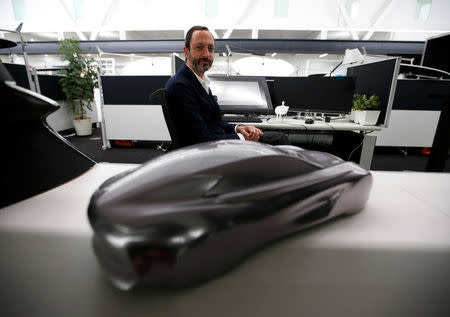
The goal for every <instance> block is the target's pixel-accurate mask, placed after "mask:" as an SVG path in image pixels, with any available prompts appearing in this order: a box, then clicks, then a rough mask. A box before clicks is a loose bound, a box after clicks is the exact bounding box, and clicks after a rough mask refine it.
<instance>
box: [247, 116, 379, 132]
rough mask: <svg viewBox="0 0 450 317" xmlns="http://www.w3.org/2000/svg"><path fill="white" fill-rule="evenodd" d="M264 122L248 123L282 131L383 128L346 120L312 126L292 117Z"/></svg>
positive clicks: (321, 122) (318, 121)
mask: <svg viewBox="0 0 450 317" xmlns="http://www.w3.org/2000/svg"><path fill="white" fill-rule="evenodd" d="M260 119H261V120H262V121H263V122H255V123H253V122H252V123H248V124H249V125H253V126H255V127H258V128H267V129H280V130H305V131H307V130H339V131H379V130H381V129H382V128H383V127H382V126H378V125H370V126H368V125H360V124H358V123H354V122H351V121H348V120H345V119H337V120H332V121H330V122H325V121H322V120H314V123H312V124H306V123H305V120H304V119H293V118H292V117H284V118H281V119H279V118H277V117H276V116H265V117H264V116H263V117H260Z"/></svg>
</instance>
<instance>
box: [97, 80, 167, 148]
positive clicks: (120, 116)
mask: <svg viewBox="0 0 450 317" xmlns="http://www.w3.org/2000/svg"><path fill="white" fill-rule="evenodd" d="M169 78H170V76H101V86H102V91H103V107H102V114H103V118H104V125H103V127H102V128H103V129H104V130H105V131H104V132H105V136H106V139H107V140H108V141H109V140H133V141H170V135H169V131H168V130H167V126H166V123H165V120H164V116H163V113H162V109H161V106H160V105H152V104H150V100H149V97H150V95H151V93H152V92H154V91H155V90H157V89H159V88H164V86H165V85H166V82H167V80H168V79H169Z"/></svg>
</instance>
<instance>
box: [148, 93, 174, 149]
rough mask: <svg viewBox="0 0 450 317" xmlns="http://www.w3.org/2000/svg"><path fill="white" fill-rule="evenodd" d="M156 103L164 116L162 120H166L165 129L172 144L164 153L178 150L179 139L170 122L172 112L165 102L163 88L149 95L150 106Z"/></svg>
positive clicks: (165, 97) (171, 121) (165, 96)
mask: <svg viewBox="0 0 450 317" xmlns="http://www.w3.org/2000/svg"><path fill="white" fill-rule="evenodd" d="M158 101H159V103H160V104H161V108H162V111H163V114H164V120H166V125H167V129H168V130H169V134H170V138H171V139H172V143H171V145H170V146H169V148H168V149H167V150H166V151H170V150H174V149H177V148H180V147H181V144H180V139H179V138H178V136H177V132H176V129H175V125H174V123H173V120H172V112H171V109H170V106H169V103H168V102H167V92H166V90H165V89H164V88H161V89H158V90H156V91H154V92H153V93H152V94H151V95H150V103H151V104H154V103H155V102H158Z"/></svg>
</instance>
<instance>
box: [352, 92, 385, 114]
mask: <svg viewBox="0 0 450 317" xmlns="http://www.w3.org/2000/svg"><path fill="white" fill-rule="evenodd" d="M380 104H381V101H380V97H378V96H376V95H372V96H370V97H369V98H367V96H366V95H360V94H354V95H353V107H352V109H354V110H360V111H364V110H378V107H379V106H380Z"/></svg>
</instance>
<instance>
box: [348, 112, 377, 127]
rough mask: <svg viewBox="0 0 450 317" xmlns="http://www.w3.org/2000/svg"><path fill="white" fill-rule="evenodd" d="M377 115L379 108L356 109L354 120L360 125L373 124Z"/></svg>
mask: <svg viewBox="0 0 450 317" xmlns="http://www.w3.org/2000/svg"><path fill="white" fill-rule="evenodd" d="M379 116H380V110H364V111H359V110H356V111H355V119H354V121H355V123H359V124H360V125H375V124H376V123H377V120H378V117H379Z"/></svg>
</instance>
